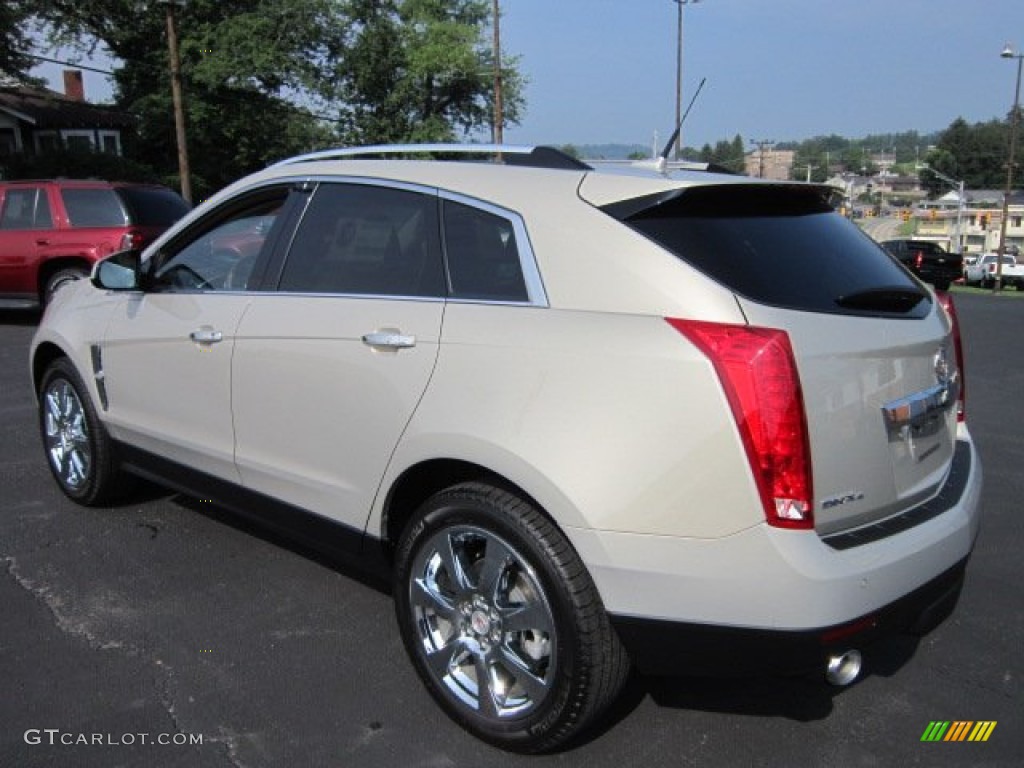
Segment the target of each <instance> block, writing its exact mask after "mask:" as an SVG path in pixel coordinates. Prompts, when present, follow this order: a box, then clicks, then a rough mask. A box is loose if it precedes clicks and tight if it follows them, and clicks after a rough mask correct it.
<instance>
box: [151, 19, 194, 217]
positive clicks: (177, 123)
mask: <svg viewBox="0 0 1024 768" xmlns="http://www.w3.org/2000/svg"><path fill="white" fill-rule="evenodd" d="M159 4H160V5H162V6H164V8H165V9H166V11H167V50H168V53H169V55H170V60H171V99H172V101H173V102H174V135H175V139H176V141H177V144H178V176H180V177H181V196H182V197H183V198H185V202H186V203H189V204H191V203H192V178H191V171H190V169H189V164H188V140H187V138H186V136H185V103H184V99H183V97H182V93H181V58H180V55H179V51H178V32H177V29H176V28H175V26H174V9H175V8H184V7H185V0H161V1H160V3H159Z"/></svg>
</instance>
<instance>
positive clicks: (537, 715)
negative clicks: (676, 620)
mask: <svg viewBox="0 0 1024 768" xmlns="http://www.w3.org/2000/svg"><path fill="white" fill-rule="evenodd" d="M396 575H397V579H396V586H395V609H396V612H397V615H398V625H399V628H400V631H401V635H402V640H403V642H404V643H405V647H406V651H407V652H408V654H409V656H410V658H411V660H412V662H413V666H414V667H415V668H416V671H417V672H418V673H419V675H420V678H421V679H422V680H423V682H424V684H425V685H426V687H427V689H428V690H429V691H430V693H431V694H432V695H433V697H434V699H435V700H436V701H437V702H438V703H439V704H440V706H441V708H442V709H443V710H444V711H445V712H446V713H447V714H448V716H449V717H451V718H452V719H453V720H454V721H455V722H457V723H458V724H459V725H461V726H463V727H464V728H466V729H467V730H468V731H470V732H471V733H473V734H474V735H476V736H478V737H479V738H481V739H483V740H484V741H487V742H490V743H491V744H494V745H496V746H498V747H501V748H503V749H507V750H511V751H515V752H528V753H530V752H544V751H550V750H552V749H555V748H556V747H559V746H561V745H563V744H565V743H566V742H568V741H569V740H570V739H572V738H573V737H574V736H577V735H578V734H579V733H580V732H581V731H583V730H584V729H585V728H586V727H587V726H589V725H591V724H593V723H594V722H595V721H596V720H597V719H598V718H599V716H600V715H601V714H602V713H603V712H605V711H606V710H607V708H608V706H609V705H610V704H611V703H612V702H613V701H614V700H615V698H616V697H617V696H618V694H619V692H620V691H621V689H622V686H623V685H624V683H625V681H626V679H627V677H628V675H629V669H630V665H629V660H628V658H627V656H626V654H625V651H624V650H623V648H622V646H621V644H620V643H619V640H618V637H617V636H616V635H615V633H614V630H613V629H612V627H611V625H610V624H609V621H608V617H607V615H606V614H605V611H604V607H603V605H602V603H601V599H600V596H599V595H598V593H597V588H596V587H595V586H594V583H593V581H592V580H591V579H590V575H589V574H588V573H587V571H586V568H585V567H584V566H583V563H582V562H581V561H580V559H579V557H578V556H577V555H576V553H575V551H574V550H573V548H572V546H571V545H570V544H569V542H568V540H567V539H566V538H565V537H564V536H563V535H562V533H561V532H560V531H559V530H558V529H557V528H556V527H555V526H554V525H553V524H552V523H551V521H550V520H548V518H547V517H545V516H544V515H543V514H541V513H540V512H539V511H538V510H537V509H536V508H535V507H533V506H532V505H531V504H529V503H527V502H525V501H524V500H522V499H520V498H519V497H517V496H514V495H512V494H511V493H508V492H506V491H504V490H500V489H497V488H494V487H491V486H488V485H483V484H478V483H466V484H462V485H458V486H454V487H452V488H449V489H448V490H445V491H442V492H440V493H438V494H436V495H435V496H433V497H432V498H430V499H429V500H428V501H427V502H426V503H425V504H424V505H423V506H422V507H421V508H420V510H419V511H418V512H417V513H416V515H415V516H414V518H413V520H412V521H411V522H410V523H409V525H408V526H407V528H406V530H405V532H404V533H403V535H402V538H401V540H400V542H399V546H398V550H397V557H396ZM481 679H486V680H487V681H488V682H487V684H486V685H485V686H480V685H479V684H478V681H479V680H481Z"/></svg>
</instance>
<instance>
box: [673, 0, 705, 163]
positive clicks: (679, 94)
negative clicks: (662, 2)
mask: <svg viewBox="0 0 1024 768" xmlns="http://www.w3.org/2000/svg"><path fill="white" fill-rule="evenodd" d="M672 2H673V3H675V4H676V122H675V125H674V126H673V129H675V128H678V127H679V123H680V122H682V119H683V118H682V113H683V6H684V5H689V4H690V3H699V2H700V0H672ZM682 146H683V132H682V130H680V131H679V133H677V134H676V146H675V152H674V154H675V157H674V159H675V160H679V153H680V151H681V150H682Z"/></svg>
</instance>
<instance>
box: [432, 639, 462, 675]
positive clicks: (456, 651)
mask: <svg viewBox="0 0 1024 768" xmlns="http://www.w3.org/2000/svg"><path fill="white" fill-rule="evenodd" d="M462 652H463V648H462V641H461V639H460V638H458V637H453V638H452V639H451V640H450V641H449V642H447V643H445V644H444V645H443V646H441V647H440V648H437V649H436V650H434V651H427V652H426V653H424V654H423V658H424V660H425V661H426V662H427V666H428V667H429V668H430V671H431V673H433V675H434V677H435V679H437V680H444V678H445V677H446V676H447V675H448V673H449V672H451V669H452V667H453V666H455V663H456V661H457V658H458V657H459V656H460V655H461V654H462Z"/></svg>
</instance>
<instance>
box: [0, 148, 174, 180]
mask: <svg viewBox="0 0 1024 768" xmlns="http://www.w3.org/2000/svg"><path fill="white" fill-rule="evenodd" d="M57 177H64V178H69V179H106V180H108V181H149V182H160V183H166V181H167V180H166V179H164V178H162V177H161V175H160V174H159V173H157V171H155V170H154V169H153V168H151V167H149V166H147V165H144V164H142V163H139V162H136V161H134V160H131V159H128V158H125V157H118V156H116V155H110V154H106V153H102V152H90V151H84V150H72V149H66V150H60V151H53V152H47V153H46V154H43V155H29V154H21V153H19V154H14V155H8V156H6V157H3V158H0V178H5V179H52V178H57ZM175 188H176V187H175Z"/></svg>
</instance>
